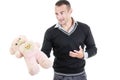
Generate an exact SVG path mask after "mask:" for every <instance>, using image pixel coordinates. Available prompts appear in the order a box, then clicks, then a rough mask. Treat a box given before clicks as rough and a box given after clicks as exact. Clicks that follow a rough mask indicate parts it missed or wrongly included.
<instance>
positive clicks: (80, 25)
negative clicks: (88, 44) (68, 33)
mask: <svg viewBox="0 0 120 80" xmlns="http://www.w3.org/2000/svg"><path fill="white" fill-rule="evenodd" d="M77 26H78V28H79V29H80V30H82V31H84V32H88V31H90V27H89V25H87V24H86V23H83V22H79V21H77Z"/></svg>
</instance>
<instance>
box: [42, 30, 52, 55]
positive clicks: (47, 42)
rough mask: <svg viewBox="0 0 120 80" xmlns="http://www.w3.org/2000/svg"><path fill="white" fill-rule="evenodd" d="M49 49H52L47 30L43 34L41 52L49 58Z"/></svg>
mask: <svg viewBox="0 0 120 80" xmlns="http://www.w3.org/2000/svg"><path fill="white" fill-rule="evenodd" d="M51 49H52V42H51V36H50V32H49V30H47V31H46V32H45V36H44V40H43V44H42V48H41V51H43V52H44V53H45V54H46V55H47V56H48V57H50V52H51Z"/></svg>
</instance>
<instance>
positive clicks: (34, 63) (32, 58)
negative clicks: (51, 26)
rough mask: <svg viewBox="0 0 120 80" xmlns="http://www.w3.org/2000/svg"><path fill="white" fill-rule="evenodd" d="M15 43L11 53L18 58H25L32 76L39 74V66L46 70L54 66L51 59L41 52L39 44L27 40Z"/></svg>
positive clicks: (18, 40) (19, 40)
mask: <svg viewBox="0 0 120 80" xmlns="http://www.w3.org/2000/svg"><path fill="white" fill-rule="evenodd" d="M14 42H15V43H14ZM13 43H14V44H13ZM13 43H12V46H11V48H10V49H11V50H10V51H11V53H12V54H13V53H14V54H15V55H16V57H18V58H20V57H24V59H25V62H26V65H27V68H28V71H29V73H30V74H31V75H35V74H37V73H38V72H39V66H41V67H43V68H45V69H47V68H50V67H51V66H52V62H51V61H50V60H49V58H48V57H47V56H46V55H45V54H44V53H43V52H41V51H40V50H39V48H40V45H39V43H37V42H33V41H27V39H25V40H24V39H21V38H20V39H17V38H16V40H14V41H13ZM16 44H17V46H16ZM16 51H17V52H16Z"/></svg>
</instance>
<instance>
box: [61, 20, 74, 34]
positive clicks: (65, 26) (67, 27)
mask: <svg viewBox="0 0 120 80" xmlns="http://www.w3.org/2000/svg"><path fill="white" fill-rule="evenodd" d="M72 24H73V19H72V18H70V19H69V20H68V22H67V23H66V24H65V25H62V27H63V28H64V29H65V30H66V31H67V32H68V31H69V29H70V28H71V26H72Z"/></svg>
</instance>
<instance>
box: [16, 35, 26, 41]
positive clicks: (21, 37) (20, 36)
mask: <svg viewBox="0 0 120 80" xmlns="http://www.w3.org/2000/svg"><path fill="white" fill-rule="evenodd" d="M17 38H18V39H22V40H24V41H25V42H26V41H27V37H26V36H25V35H19V36H18V37H17Z"/></svg>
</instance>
